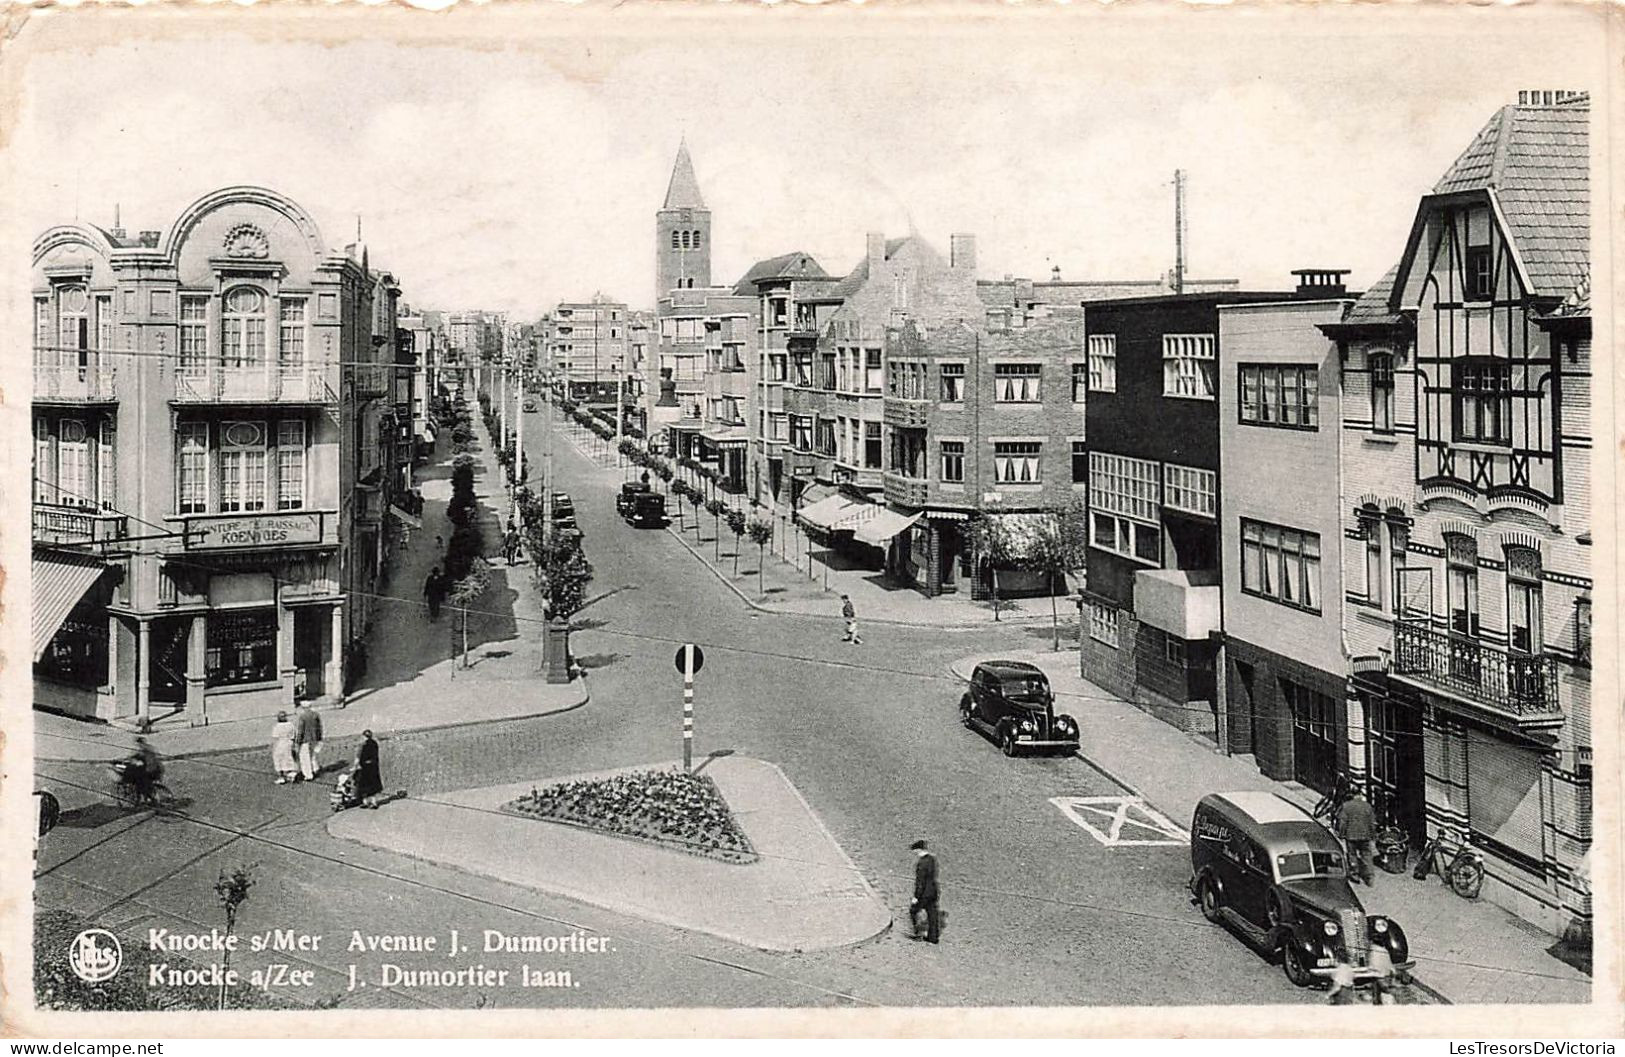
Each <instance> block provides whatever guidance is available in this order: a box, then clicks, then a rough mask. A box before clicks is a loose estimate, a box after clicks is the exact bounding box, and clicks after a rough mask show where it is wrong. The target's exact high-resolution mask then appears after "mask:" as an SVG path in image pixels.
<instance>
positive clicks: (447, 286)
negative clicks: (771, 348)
mask: <svg viewBox="0 0 1625 1057" xmlns="http://www.w3.org/2000/svg"><path fill="white" fill-rule="evenodd" d="M932 10H933V11H935V12H936V14H935V15H934V16H933V17H923V16H922V14H921V8H920V7H918V6H912V7H906V8H905V7H896V8H892V9H889V10H886V9H880V8H864V9H860V8H853V7H841V8H839V9H829V8H820V9H816V10H814V9H809V8H803V9H796V10H781V9H775V10H767V9H760V8H758V9H756V10H742V9H738V8H709V9H700V8H696V7H693V6H689V7H683V8H681V9H679V12H678V13H677V14H675V15H674V14H671V13H670V12H667V11H666V10H665V9H660V10H654V9H651V8H647V7H642V6H638V5H635V4H634V5H627V6H626V7H625V8H624V9H623V8H619V7H618V8H615V9H614V10H613V12H608V11H605V10H599V9H595V10H593V11H590V12H568V13H563V14H555V13H554V12H553V10H552V9H550V8H543V7H540V6H534V7H532V8H531V9H530V10H529V14H528V15H523V14H514V13H513V11H512V10H511V9H497V8H482V9H478V10H472V9H465V10H462V11H458V12H454V13H448V14H437V15H430V14H425V13H422V12H408V13H401V12H394V13H391V12H389V11H381V10H375V11H371V12H368V13H367V15H368V17H367V18H357V17H355V16H354V15H351V16H346V17H341V16H339V15H337V14H332V15H329V14H327V13H324V12H321V11H317V12H316V13H315V14H314V15H312V14H311V13H310V12H309V11H306V12H304V13H303V14H302V15H300V16H299V17H297V18H295V17H292V16H288V17H282V16H278V15H276V14H274V13H272V12H259V13H256V12H252V11H235V12H233V11H226V12H220V11H215V12H212V13H196V14H194V15H193V16H192V17H188V18H185V19H177V18H172V17H168V16H164V15H161V14H157V13H153V14H151V15H149V16H143V14H142V13H141V12H136V13H135V14H133V15H128V14H127V15H124V16H119V17H113V16H104V15H103V14H102V13H100V12H95V11H89V10H86V9H83V8H81V9H75V10H70V11H63V12H58V13H56V16H55V17H46V18H40V19H36V20H35V22H34V24H32V25H30V26H29V27H27V29H26V30H25V32H24V33H23V34H22V35H21V36H20V37H19V38H18V39H17V40H14V41H12V42H11V43H10V44H9V45H7V46H6V48H5V50H4V52H0V72H4V74H5V77H6V86H7V89H8V91H17V90H19V89H20V91H21V93H22V95H21V99H20V105H19V106H17V107H16V108H14V109H13V108H10V107H7V108H5V109H7V110H9V111H10V112H11V113H12V114H13V115H14V118H15V123H14V124H8V125H7V126H6V132H7V134H8V135H7V140H6V142H5V148H4V158H5V162H6V165H7V170H6V175H7V179H8V181H9V183H10V186H11V187H12V189H13V192H14V193H12V194H9V195H8V196H7V197H8V198H9V199H10V200H11V202H12V203H13V204H14V209H13V210H11V213H12V218H13V221H14V224H13V226H12V227H11V228H10V230H12V231H13V232H14V233H17V234H19V235H20V237H21V238H25V239H29V240H31V239H32V237H33V236H34V235H36V234H37V233H38V232H40V231H42V230H44V229H45V228H46V227H48V226H50V225H52V224H55V223H61V222H65V221H72V220H74V219H76V218H77V219H79V220H83V221H88V222H93V223H98V224H101V225H102V226H104V227H111V226H112V220H113V214H114V209H115V205H116V206H117V207H118V208H119V210H120V212H121V217H122V221H123V226H124V227H125V228H126V229H127V230H129V231H132V232H133V231H136V230H138V229H165V228H167V227H168V226H169V224H170V223H171V222H172V221H173V220H174V219H175V217H176V216H177V215H178V214H179V213H180V212H181V211H182V210H183V209H184V208H185V207H186V205H187V204H188V203H190V202H191V201H193V200H195V199H196V198H198V197H200V196H202V195H203V194H205V193H206V192H208V191H211V190H213V189H215V188H218V187H221V186H224V185H228V184H235V183H250V184H259V185H263V186H268V187H272V188H275V189H277V190H279V191H281V192H283V193H284V194H286V195H288V196H290V197H292V198H293V199H294V200H296V201H297V202H299V203H300V204H301V205H303V206H304V207H305V209H306V210H307V211H309V212H310V214H311V215H312V216H314V217H315V218H316V221H317V223H318V225H319V226H320V227H321V232H322V236H323V238H324V239H325V241H326V242H328V243H329V244H330V245H332V246H334V247H340V246H343V245H344V244H345V243H348V242H350V241H352V240H353V239H354V235H355V230H356V225H357V222H358V218H359V222H360V225H361V230H362V232H363V235H364V238H365V240H366V243H367V245H368V247H369V250H370V255H371V259H372V261H373V262H374V264H375V265H377V266H380V267H384V268H387V269H389V270H390V271H392V272H393V273H394V274H395V275H396V277H397V278H398V279H399V281H400V283H401V285H402V289H403V297H404V299H405V300H406V301H408V302H410V303H411V304H413V305H414V306H418V307H424V308H440V309H462V308H476V307H482V308H490V309H497V310H503V311H508V312H511V313H516V314H518V315H519V316H520V317H522V318H534V317H535V316H538V315H540V314H541V312H543V311H544V310H546V309H548V308H550V307H551V306H552V305H553V304H555V303H557V302H558V301H560V300H579V299H582V298H586V297H590V296H591V295H592V294H594V293H595V292H603V293H605V294H608V295H610V296H613V297H616V298H619V299H622V300H626V301H628V302H630V303H631V304H633V305H634V306H638V307H650V306H652V304H653V301H654V296H655V293H654V289H653V287H654V211H655V210H656V209H657V208H658V207H659V205H660V202H661V199H662V197H663V195H664V192H665V188H666V182H667V179H668V177H669V174H670V171H671V165H672V160H673V156H674V154H675V152H676V149H677V145H678V142H679V139H680V138H682V137H685V136H686V138H687V141H688V144H689V148H690V151H691V153H692V156H693V159H694V165H695V169H696V171H697V173H698V177H699V181H700V187H701V190H702V193H703V194H704V195H705V198H706V203H707V205H708V206H710V208H711V210H712V217H713V233H714V234H713V247H714V250H713V277H714V279H716V280H717V281H719V282H720V281H727V282H732V281H733V280H734V279H735V278H737V277H738V276H739V275H740V274H742V273H743V272H744V271H745V270H746V268H748V267H749V265H750V263H751V262H752V261H754V260H757V259H761V258H765V257H770V256H775V255H778V254H780V253H786V252H789V251H792V250H802V251H806V252H809V253H811V254H813V255H814V256H815V257H816V258H817V259H818V260H819V261H820V262H821V263H822V264H823V265H824V267H825V268H826V269H827V270H828V271H830V272H831V273H832V274H839V273H844V272H845V271H847V270H848V269H850V268H851V267H852V265H853V264H854V263H855V262H856V261H857V260H858V258H859V257H861V256H862V253H863V247H864V235H865V233H866V232H869V231H884V232H885V233H886V234H888V235H890V236H894V237H895V236H897V235H901V234H905V233H907V232H908V231H909V230H910V229H913V230H916V231H918V233H920V234H921V235H923V236H924V237H925V238H926V239H927V240H929V241H931V242H932V243H934V244H935V245H937V246H938V247H939V248H941V249H943V250H944V251H945V250H946V248H947V244H948V236H949V235H950V234H951V233H955V232H972V233H974V234H975V235H976V236H977V243H978V258H979V267H980V271H981V272H982V274H983V276H984V277H986V278H998V277H1001V276H1003V275H1006V274H1014V275H1020V276H1027V277H1032V278H1047V277H1048V276H1049V275H1050V271H1051V268H1052V267H1054V266H1058V267H1059V268H1060V269H1061V274H1062V276H1063V277H1064V278H1068V279H1151V278H1156V277H1159V276H1161V275H1162V274H1163V273H1165V272H1166V271H1167V270H1168V269H1169V268H1171V267H1172V265H1173V259H1174V239H1173V212H1174V210H1173V201H1174V198H1173V172H1174V170H1175V169H1176V168H1181V169H1184V170H1185V171H1186V173H1187V174H1188V176H1187V179H1188V192H1187V206H1188V212H1189V222H1188V230H1189V240H1188V265H1187V274H1188V275H1191V276H1193V277H1227V278H1236V279H1239V280H1241V281H1242V283H1243V284H1244V285H1246V286H1249V287H1257V288H1263V289H1275V288H1286V287H1289V286H1290V276H1289V274H1288V273H1289V271H1290V269H1293V268H1300V267H1311V266H1315V267H1339V268H1348V269H1351V270H1352V273H1353V274H1352V276H1351V280H1350V281H1351V285H1352V286H1354V287H1355V288H1359V287H1363V286H1364V285H1367V284H1369V283H1371V282H1372V281H1374V280H1375V279H1376V278H1378V277H1379V276H1380V275H1381V274H1382V272H1383V271H1385V270H1386V269H1387V268H1388V267H1389V266H1390V265H1391V264H1392V263H1393V262H1394V261H1395V259H1396V258H1397V256H1398V254H1399V252H1400V250H1401V249H1402V246H1403V242H1404V239H1405V236H1406V233H1407V231H1408V229H1409V227H1410V223H1411V219H1412V217H1413V215H1414V212H1415V209H1416V203H1417V198H1418V196H1420V195H1421V194H1424V193H1426V192H1427V190H1428V189H1429V187H1430V186H1431V185H1432V183H1433V182H1434V181H1435V180H1436V179H1437V178H1438V177H1439V176H1440V175H1441V174H1442V173H1443V172H1444V171H1445V169H1446V168H1447V167H1448V166H1449V165H1450V163H1451V161H1452V160H1453V159H1454V158H1455V157H1456V155H1457V154H1459V153H1460V152H1461V151H1462V150H1463V149H1465V147H1466V146H1467V144H1468V142H1469V141H1470V140H1471V139H1472V137H1473V135H1474V133H1475V132H1476V131H1477V130H1478V129H1479V128H1480V127H1481V126H1482V125H1483V124H1484V123H1485V122H1486V121H1487V120H1488V119H1489V118H1490V116H1491V115H1492V114H1493V112H1494V111H1495V110H1496V109H1497V108H1498V107H1499V106H1502V105H1504V104H1506V103H1510V102H1513V101H1514V100H1515V98H1516V95H1517V91H1518V89H1520V88H1572V89H1586V88H1590V87H1592V81H1593V80H1594V79H1595V71H1596V70H1597V69H1598V62H1599V60H1600V58H1601V43H1600V42H1601V40H1602V34H1601V33H1599V32H1586V31H1585V30H1586V29H1587V28H1588V27H1587V26H1586V25H1585V24H1584V23H1583V20H1584V19H1585V18H1588V17H1591V16H1590V15H1588V14H1587V13H1585V12H1580V11H1562V10H1557V9H1543V10H1529V9H1516V8H1490V9H1477V10H1465V11H1434V10H1431V9H1418V8H1409V9H1406V10H1394V11H1376V10H1373V9H1371V8H1369V7H1367V8H1360V9H1352V10H1341V11H1331V10H1326V11H1320V12H1315V13H1314V14H1316V15H1318V16H1325V17H1308V16H1307V14H1306V13H1304V12H1302V11H1301V10H1300V11H1299V12H1298V13H1297V14H1293V13H1292V12H1289V11H1280V12H1277V13H1275V14H1264V13H1263V12H1261V11H1259V10H1256V9H1255V10H1253V11H1251V12H1244V11H1218V10H1211V11H1195V10H1190V11H1169V10H1167V9H1162V10H1161V15H1160V16H1159V15H1157V12H1156V10H1153V12H1152V13H1151V14H1149V15H1148V14H1147V13H1146V9H1144V8H1136V9H1134V10H1133V11H1129V10H1127V9H1118V10H1114V11H1111V12H1108V13H1102V11H1101V10H1099V9H1093V10H1073V9H1067V8H1062V7H1047V8H1039V9H1035V8H1031V7H1028V8H1024V9H1018V8H1014V7H1010V8H998V9H992V8H987V7H974V8H973V7H960V8H958V9H957V10H958V11H959V15H957V16H949V15H947V14H944V13H943V12H944V11H945V9H932ZM1385 16H1401V17H1385ZM1589 28H1590V29H1593V30H1594V29H1595V28H1596V24H1595V23H1593V24H1592V25H1591V26H1590V27H1589ZM1597 83H1599V84H1600V83H1601V81H1600V79H1597ZM19 229H20V230H19Z"/></svg>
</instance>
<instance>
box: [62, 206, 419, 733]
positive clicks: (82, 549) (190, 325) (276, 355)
mask: <svg viewBox="0 0 1625 1057" xmlns="http://www.w3.org/2000/svg"><path fill="white" fill-rule="evenodd" d="M32 274H33V290H32V301H33V346H34V382H35V386H34V394H33V403H32V407H33V437H34V450H33V463H34V466H33V478H34V486H33V504H34V507H33V540H34V551H33V585H34V593H33V602H34V605H33V636H34V674H35V703H36V705H38V706H40V707H46V708H51V709H55V710H59V711H62V712H66V713H69V714H72V715H77V716H83V717H86V718H95V719H101V720H120V721H131V722H135V723H142V722H146V721H150V720H151V719H152V718H153V717H154V716H155V715H161V714H165V713H169V712H174V711H179V710H184V711H185V712H186V713H187V715H188V718H190V719H191V721H192V722H194V723H198V722H205V721H206V719H207V716H208V713H209V709H210V707H211V704H212V705H214V706H215V707H216V708H229V707H231V706H233V705H236V704H246V705H249V706H252V704H253V702H254V701H257V700H259V699H261V698H264V699H267V700H275V701H277V702H286V701H291V700H293V698H294V697H295V696H296V695H297V696H303V697H307V698H316V699H324V698H325V699H331V698H334V697H336V696H337V695H340V694H342V692H343V688H344V681H345V675H346V667H347V660H348V659H349V658H348V656H347V655H348V654H351V653H352V651H350V650H348V649H347V647H350V646H351V645H353V643H354V642H355V641H356V639H357V637H358V636H359V634H360V632H361V631H362V630H364V626H365V625H364V618H360V619H358V618H357V617H356V615H355V614H354V613H353V612H352V608H353V597H352V595H351V593H350V591H351V590H353V589H354V588H355V586H356V585H368V589H370V585H372V584H373V583H374V582H375V581H374V579H373V578H374V577H375V576H376V571H377V567H378V566H377V560H378V559H377V551H376V549H375V548H373V547H372V546H371V545H370V544H369V542H368V539H367V528H368V525H369V523H370V522H371V521H372V520H373V516H372V512H373V510H374V509H375V508H374V506H373V505H372V504H373V503H374V502H375V497H372V496H368V495H365V494H362V493H364V492H365V491H366V490H367V481H368V479H369V476H370V475H372V474H374V473H376V474H377V476H378V477H379V478H382V477H384V476H386V475H387V474H388V473H389V469H388V467H387V464H386V459H385V456H384V455H383V454H381V452H380V446H381V445H380V441H381V437H380V434H379V432H378V430H377V429H376V423H377V421H378V420H377V418H376V417H375V416H374V415H373V414H372V409H371V408H370V407H369V405H370V404H371V403H372V402H373V401H375V400H377V399H381V398H382V396H383V395H384V394H383V392H382V390H383V388H384V386H383V382H382V379H383V378H384V377H386V374H385V372H386V371H387V370H388V364H389V362H390V360H391V359H392V358H393V356H394V347H393V344H392V338H390V337H388V336H386V337H385V339H384V341H383V342H378V341H377V340H376V335H375V321H376V320H377V318H378V317H377V307H378V299H379V298H381V297H382V298H384V299H385V300H386V301H387V302H388V312H389V319H390V321H391V323H392V322H393V318H394V303H393V300H392V299H393V297H394V296H395V293H396V292H397V291H396V288H395V286H394V282H393V280H392V279H388V278H387V277H385V276H382V275H379V274H375V273H373V272H372V271H371V270H370V268H369V265H368V262H367V259H366V253H365V250H364V249H363V248H361V247H359V246H353V247H351V248H350V249H349V251H348V252H336V251H333V250H331V249H329V248H328V246H327V244H326V243H325V242H324V241H323V239H322V237H321V234H320V232H319V231H318V229H317V227H316V224H315V222H314V221H313V220H312V218H311V217H310V215H309V214H308V213H307V212H306V211H305V210H304V209H303V208H302V207H300V206H299V205H298V204H297V203H295V202H293V201H291V200H289V199H287V198H286V197H284V196H282V195H280V194H278V193H277V192H275V191H271V190H267V189H265V188H258V187H242V186H238V187H227V188H222V189H220V190H217V191H213V192H211V193H209V194H206V195H204V196H203V197H201V198H199V199H198V200H197V201H195V202H193V203H192V204H191V205H190V206H188V207H187V208H186V209H185V210H184V211H183V212H182V213H181V214H180V216H179V217H178V218H177V219H176V220H175V222H174V223H173V224H172V225H171V226H170V227H169V228H168V230H167V231H143V232H141V233H140V234H139V235H138V236H136V237H134V238H130V237H127V236H126V235H125V233H124V232H123V231H122V230H117V229H115V230H111V231H109V230H103V229H101V228H97V227H94V226H92V225H88V224H67V225H60V226H57V227H53V228H51V229H49V230H48V231H46V232H45V233H43V234H42V235H41V236H40V237H39V238H38V239H37V240H36V241H35V243H34V248H33V273H32ZM369 424H370V425H369Z"/></svg>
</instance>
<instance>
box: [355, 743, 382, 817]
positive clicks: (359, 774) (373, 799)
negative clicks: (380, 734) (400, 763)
mask: <svg viewBox="0 0 1625 1057" xmlns="http://www.w3.org/2000/svg"><path fill="white" fill-rule="evenodd" d="M383 791H384V779H383V777H382V776H381V775H380V774H379V773H378V743H377V742H376V741H373V740H372V731H370V730H364V731H362V732H361V747H360V748H359V749H357V750H356V754H355V795H356V796H358V797H360V798H361V806H362V807H371V808H376V807H377V806H378V794H379V793H382V792H383Z"/></svg>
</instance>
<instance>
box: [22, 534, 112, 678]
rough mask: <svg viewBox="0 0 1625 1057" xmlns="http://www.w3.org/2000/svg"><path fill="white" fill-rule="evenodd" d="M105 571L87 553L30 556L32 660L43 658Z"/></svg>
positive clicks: (98, 560)
mask: <svg viewBox="0 0 1625 1057" xmlns="http://www.w3.org/2000/svg"><path fill="white" fill-rule="evenodd" d="M106 571H107V563H106V562H104V561H101V560H100V559H98V558H93V557H91V556H90V555H88V554H65V553H55V552H53V553H49V554H47V553H44V552H41V551H36V552H35V553H34V560H33V574H34V599H33V601H34V660H36V661H38V660H39V659H40V658H41V657H43V656H44V655H45V647H47V646H49V645H50V644H51V639H52V638H54V637H55V635H56V633H57V631H58V629H60V628H61V627H62V622H63V621H64V620H67V619H68V614H69V613H71V612H73V607H74V606H76V605H78V604H79V600H80V599H81V598H83V597H85V592H87V591H89V590H90V589H91V588H92V587H94V586H95V585H96V581H97V580H100V579H101V577H102V573H104V572H106Z"/></svg>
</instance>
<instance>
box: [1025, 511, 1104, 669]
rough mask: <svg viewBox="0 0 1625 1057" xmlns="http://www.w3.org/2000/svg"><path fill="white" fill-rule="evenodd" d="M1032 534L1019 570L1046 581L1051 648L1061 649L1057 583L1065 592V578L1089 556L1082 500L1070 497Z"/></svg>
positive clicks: (1087, 519) (1082, 564) (1046, 515)
mask: <svg viewBox="0 0 1625 1057" xmlns="http://www.w3.org/2000/svg"><path fill="white" fill-rule="evenodd" d="M1044 514H1045V517H1044V519H1043V521H1042V522H1041V523H1040V524H1039V526H1038V529H1037V531H1036V532H1035V533H1034V535H1033V538H1032V540H1031V544H1030V546H1029V548H1028V551H1027V554H1026V555H1025V556H1024V557H1023V558H1022V559H1021V565H1022V567H1023V568H1026V569H1031V570H1033V571H1034V572H1041V573H1043V574H1045V576H1046V578H1047V579H1048V582H1049V588H1050V596H1049V612H1050V629H1051V631H1052V632H1053V638H1054V643H1053V645H1054V648H1055V649H1056V650H1059V649H1060V648H1061V617H1060V613H1059V611H1058V609H1057V606H1056V602H1055V590H1056V584H1057V581H1059V583H1060V585H1061V587H1062V589H1063V590H1064V589H1065V585H1066V577H1067V574H1068V573H1071V572H1073V571H1075V570H1077V569H1081V568H1083V567H1084V564H1085V562H1086V560H1087V556H1088V553H1089V516H1088V510H1087V509H1086V508H1085V506H1084V503H1083V500H1082V498H1080V497H1077V496H1074V497H1073V498H1072V499H1071V500H1070V501H1069V502H1067V503H1066V504H1065V505H1063V506H1056V507H1051V508H1049V509H1048V510H1046V511H1045V512H1044Z"/></svg>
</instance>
